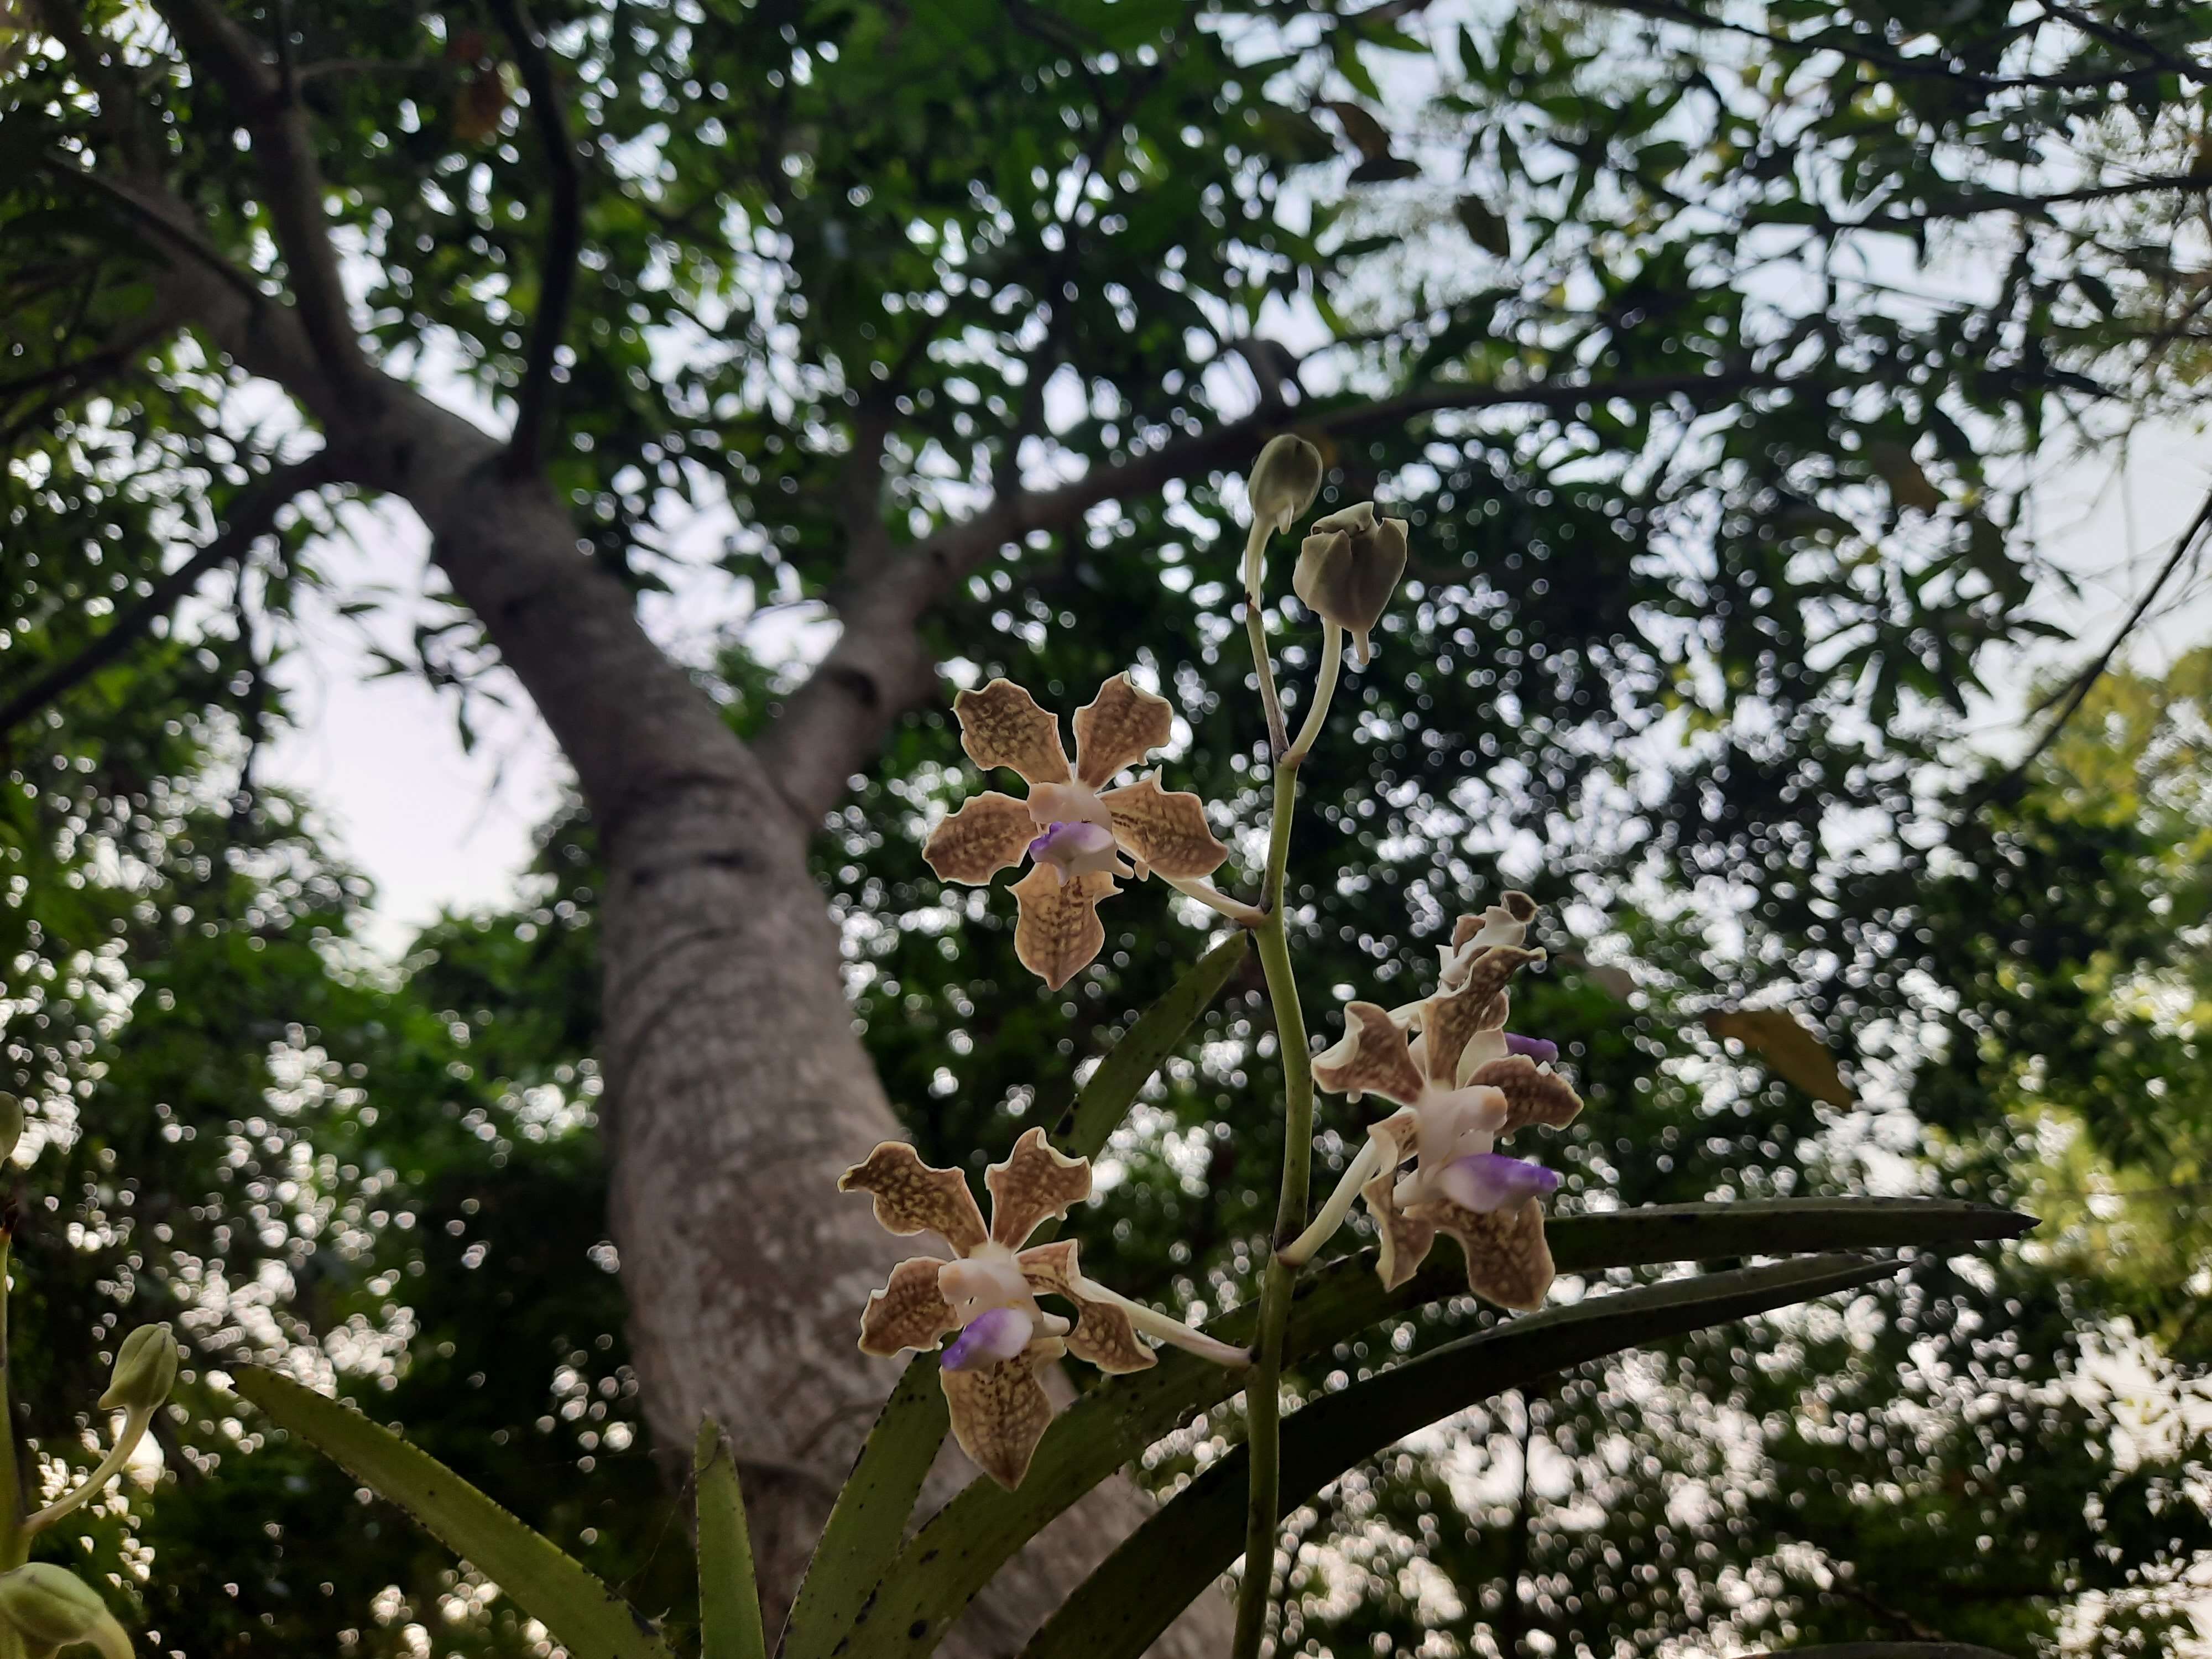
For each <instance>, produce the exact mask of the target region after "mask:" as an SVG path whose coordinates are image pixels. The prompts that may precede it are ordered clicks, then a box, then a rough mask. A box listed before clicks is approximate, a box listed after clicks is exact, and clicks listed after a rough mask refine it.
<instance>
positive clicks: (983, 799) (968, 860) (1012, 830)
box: [921, 789, 1037, 887]
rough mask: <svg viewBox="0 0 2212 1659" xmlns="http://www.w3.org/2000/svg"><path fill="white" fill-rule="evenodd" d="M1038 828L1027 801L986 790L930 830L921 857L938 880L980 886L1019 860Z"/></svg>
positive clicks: (1027, 848)
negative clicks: (935, 873)
mask: <svg viewBox="0 0 2212 1659" xmlns="http://www.w3.org/2000/svg"><path fill="white" fill-rule="evenodd" d="M1036 832H1037V827H1036V819H1035V818H1033V817H1030V807H1029V803H1028V802H1027V801H1022V800H1016V799H1014V798H1013V797H1012V795H1002V794H1000V793H999V792H998V791H997V790H995V789H987V790H985V791H984V792H983V793H981V794H980V795H975V796H971V797H970V798H969V799H968V801H967V802H966V803H965V804H964V805H962V807H961V808H960V810H959V811H957V812H955V813H954V814H953V815H952V816H951V817H949V818H946V819H945V822H944V823H940V824H939V825H938V826H937V828H936V829H933V830H931V831H930V832H929V841H928V844H927V845H926V846H925V847H923V848H922V849H921V856H922V858H923V860H924V861H925V862H927V864H928V866H929V867H930V868H931V869H933V870H934V871H935V872H937V878H938V879H939V881H958V882H965V883H966V884H968V885H969V886H970V887H980V886H981V885H982V884H984V883H985V882H987V881H988V880H990V878H992V877H993V876H994V875H996V874H998V872H1000V871H1001V870H1006V869H1011V868H1012V866H1015V865H1017V864H1019V863H1020V862H1021V861H1022V855H1023V854H1024V853H1026V852H1028V851H1029V846H1030V841H1031V840H1032V839H1034V838H1035V836H1036Z"/></svg>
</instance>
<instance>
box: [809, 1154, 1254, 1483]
mask: <svg viewBox="0 0 2212 1659" xmlns="http://www.w3.org/2000/svg"><path fill="white" fill-rule="evenodd" d="M983 1184H984V1185H985V1186H986V1187H987V1188H989V1189H990V1193H991V1221H990V1225H988V1226H986V1225H984V1222H983V1212H981V1210H980V1209H978V1208H977V1207H976V1205H975V1195H974V1194H971V1193H970V1192H969V1190H968V1183H967V1182H966V1181H965V1180H964V1179H963V1177H962V1176H961V1175H960V1172H959V1171H958V1170H933V1169H932V1168H930V1167H929V1166H928V1165H927V1164H924V1163H923V1162H922V1161H921V1154H919V1153H918V1152H915V1149H914V1148H913V1147H911V1146H908V1145H907V1144H906V1143H905V1142H903V1141H898V1140H886V1141H884V1143H883V1144H882V1145H881V1146H878V1147H877V1148H876V1149H875V1151H874V1152H871V1153H869V1154H868V1158H867V1161H866V1163H864V1164H854V1166H853V1167H852V1168H851V1169H849V1170H846V1171H845V1173H844V1175H843V1176H841V1177H840V1178H839V1180H838V1182H837V1188H838V1190H839V1191H841V1192H848V1193H849V1192H862V1193H866V1194H869V1195H870V1196H871V1197H872V1198H873V1199H874V1200H875V1206H876V1219H877V1220H878V1222H880V1223H882V1224H883V1225H884V1227H885V1228H886V1229H888V1230H889V1231H891V1232H894V1233H896V1234H898V1235H899V1236H900V1237H909V1236H911V1235H913V1234H915V1233H935V1234H936V1235H937V1236H938V1237H940V1238H942V1239H943V1240H944V1241H945V1243H946V1244H947V1245H949V1246H950V1247H951V1250H952V1258H953V1259H952V1260H951V1261H943V1260H940V1259H939V1258H938V1257H936V1256H927V1255H923V1256H915V1257H912V1258H910V1259H908V1260H907V1261H902V1262H900V1263H899V1264H898V1266H897V1267H894V1268H892V1269H891V1275H890V1281H889V1282H888V1283H887V1284H886V1285H884V1288H883V1289H882V1290H880V1291H876V1292H874V1293H873V1294H872V1295H871V1296H870V1297H868V1305H867V1307H866V1309H864V1310H862V1312H861V1315H860V1351H861V1352H863V1353H869V1354H875V1355H877V1356H878V1357H881V1358H890V1357H891V1356H893V1355H896V1354H898V1353H900V1352H903V1351H904V1350H906V1349H909V1348H912V1349H917V1350H919V1349H927V1348H933V1347H935V1346H937V1343H938V1340H939V1338H940V1337H942V1336H944V1335H945V1333H946V1332H948V1331H957V1332H958V1333H959V1334H958V1335H957V1336H956V1337H955V1338H954V1339H953V1340H952V1341H951V1343H950V1344H948V1345H947V1346H945V1351H944V1357H943V1362H942V1364H943V1372H942V1375H943V1379H944V1384H945V1405H946V1407H948V1408H949V1410H950V1413H951V1420H952V1435H953V1437H954V1438H955V1439H956V1440H957V1441H958V1442H959V1443H960V1449H962V1450H963V1451H964V1452H966V1453H967V1454H968V1455H969V1457H971V1458H973V1459H974V1460H975V1465H976V1467H977V1468H981V1470H982V1471H983V1473H984V1474H987V1475H989V1476H990V1477H991V1478H992V1479H993V1480H996V1481H997V1482H998V1483H999V1484H1000V1486H1007V1487H1012V1486H1018V1485H1019V1484H1020V1482H1021V1479H1022V1476H1023V1475H1024V1474H1026V1473H1027V1472H1028V1470H1029V1466H1030V1456H1031V1455H1032V1454H1033V1453H1035V1451H1036V1444H1037V1442H1038V1441H1039V1440H1040V1439H1042V1437H1043V1435H1044V1431H1045V1429H1046V1427H1047V1425H1049V1424H1050V1423H1051V1421H1052V1402H1051V1401H1049V1400H1048V1399H1047V1398H1046V1395H1045V1391H1044V1385H1043V1383H1042V1382H1040V1381H1039V1380H1038V1377H1037V1372H1038V1370H1040V1369H1041V1368H1042V1367H1043V1366H1045V1365H1048V1364H1051V1363H1052V1362H1053V1361H1054V1360H1056V1359H1059V1358H1060V1357H1061V1356H1062V1355H1064V1354H1073V1355H1074V1356H1075V1357H1076V1358H1078V1359H1087V1360H1089V1361H1090V1362H1091V1364H1094V1365H1096V1366H1097V1367H1098V1369H1099V1370H1103V1371H1109V1372H1121V1371H1140V1370H1144V1369H1146V1367H1147V1366H1149V1365H1152V1364H1157V1363H1158V1362H1157V1360H1156V1359H1155V1358H1154V1356H1153V1353H1152V1350H1151V1349H1150V1348H1148V1347H1146V1346H1145V1345H1144V1344H1143V1343H1141V1342H1139V1340H1137V1333H1138V1332H1139V1331H1140V1330H1141V1331H1143V1332H1144V1333H1145V1334H1147V1335H1149V1336H1152V1337H1155V1338H1157V1339H1158V1340H1161V1341H1164V1342H1172V1343H1174V1344H1176V1346H1180V1347H1186V1348H1188V1349H1190V1350H1191V1351H1192V1352H1195V1353H1199V1354H1201V1355H1203V1356H1204V1357H1205V1358H1209V1359H1212V1360H1214V1361H1216V1362H1217V1363H1218V1364H1227V1365H1242V1364H1245V1363H1247V1361H1248V1360H1249V1355H1248V1354H1246V1352H1244V1350H1243V1349H1242V1348H1232V1347H1230V1346H1228V1345H1227V1344H1225V1343H1221V1342H1216V1341H1214V1340H1212V1338H1211V1337H1208V1336H1206V1335H1204V1334H1201V1333H1200V1332H1197V1331H1194V1330H1192V1329H1190V1328H1188V1327H1187V1326H1185V1325H1184V1324H1182V1322H1180V1321H1178V1320H1175V1319H1170V1317H1168V1316H1166V1315H1165V1314H1162V1313H1158V1312H1156V1311H1155V1310H1152V1309H1151V1308H1147V1307H1146V1306H1145V1305H1144V1304H1141V1303H1136V1302H1131V1301H1128V1300H1127V1299H1126V1298H1124V1297H1119V1296H1116V1295H1115V1293H1114V1292H1113V1291H1109V1290H1108V1289H1107V1288H1106V1287H1105V1286H1104V1285H1100V1284H1098V1283H1097V1282H1096V1281H1094V1280H1092V1279H1086V1278H1085V1277H1084V1274H1083V1270H1082V1268H1081V1267H1080V1265H1079V1262H1078V1260H1077V1256H1076V1246H1075V1241H1074V1240H1073V1239H1060V1240H1056V1241H1054V1243H1049V1244H1037V1245H1033V1246H1031V1247H1030V1248H1029V1249H1023V1248H1022V1246H1023V1245H1024V1243H1027V1241H1028V1239H1029V1237H1030V1235H1031V1234H1032V1233H1034V1232H1036V1230H1037V1229H1038V1228H1039V1227H1040V1226H1042V1225H1044V1223H1045V1222H1046V1221H1047V1220H1048V1219H1056V1218H1059V1217H1061V1216H1064V1215H1066V1213H1067V1212H1068V1210H1069V1208H1070V1207H1071V1206H1073V1205H1076V1204H1079V1203H1080V1202H1082V1201H1083V1200H1085V1198H1088V1197H1089V1196H1090V1195H1091V1164H1090V1162H1089V1160H1088V1159H1085V1158H1066V1157H1063V1156H1061V1154H1060V1153H1059V1152H1055V1151H1054V1150H1053V1148H1052V1146H1050V1145H1049V1144H1048V1143H1047V1141H1046V1139H1045V1136H1044V1131H1043V1130H1042V1129H1031V1130H1030V1131H1029V1132H1028V1133H1025V1134H1024V1135H1023V1136H1022V1138H1021V1139H1019V1140H1018V1141H1016V1142H1015V1143H1014V1149H1013V1151H1012V1152H1011V1153H1009V1154H1008V1155H1007V1158H1006V1162H1005V1163H1003V1164H993V1165H991V1167H990V1168H989V1169H988V1170H986V1171H984V1175H983ZM1040 1294H1042V1295H1048V1296H1054V1297H1059V1298H1060V1299H1061V1300H1063V1301H1065V1302H1067V1303H1069V1304H1072V1305H1073V1308H1074V1309H1075V1320H1074V1322H1073V1324H1072V1325H1071V1324H1070V1323H1069V1322H1068V1321H1067V1320H1066V1319H1064V1318H1062V1317H1060V1316H1059V1315H1057V1314H1051V1313H1047V1312H1046V1311H1045V1310H1043V1309H1042V1307H1040V1306H1039V1305H1038V1304H1037V1297H1038V1296H1039V1295H1040Z"/></svg>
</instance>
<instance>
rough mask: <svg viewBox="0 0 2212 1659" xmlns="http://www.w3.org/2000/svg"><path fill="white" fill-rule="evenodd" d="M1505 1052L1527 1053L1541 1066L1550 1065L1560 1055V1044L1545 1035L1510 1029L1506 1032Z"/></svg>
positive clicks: (1528, 1056)
mask: <svg viewBox="0 0 2212 1659" xmlns="http://www.w3.org/2000/svg"><path fill="white" fill-rule="evenodd" d="M1505 1052H1506V1053H1507V1054H1522V1055H1525V1056H1526V1057H1527V1058H1528V1059H1530V1060H1534V1061H1535V1062H1536V1063H1537V1064H1538V1065H1539V1066H1549V1065H1550V1064H1551V1063H1552V1062H1553V1060H1557V1059H1558V1058H1559V1044H1558V1043H1556V1042H1549V1041H1547V1040H1546V1039H1545V1038H1543V1037H1530V1036H1522V1035H1521V1034H1520V1033H1519V1032H1517V1031H1508V1032H1507V1033H1506V1034H1505Z"/></svg>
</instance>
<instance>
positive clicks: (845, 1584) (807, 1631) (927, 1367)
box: [781, 1353, 948, 1659]
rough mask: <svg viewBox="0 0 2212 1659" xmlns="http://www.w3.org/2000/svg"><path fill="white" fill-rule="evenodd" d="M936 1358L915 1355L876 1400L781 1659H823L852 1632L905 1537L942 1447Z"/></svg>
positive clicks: (795, 1604)
mask: <svg viewBox="0 0 2212 1659" xmlns="http://www.w3.org/2000/svg"><path fill="white" fill-rule="evenodd" d="M947 1426H948V1418H947V1416H946V1413H945V1389H943V1387H942V1386H940V1385H939V1383H938V1380H937V1356H936V1355H935V1354H929V1353H922V1354H916V1355H915V1357H914V1358H912V1359H910V1360H908V1362H907V1368H906V1370H904V1371H902V1372H901V1373H900V1375H899V1380H898V1384H897V1386H896V1387H895V1388H894V1389H892V1390H891V1397H890V1399H889V1400H887V1401H884V1408H883V1410H882V1412H881V1413H878V1415H877V1418H876V1425H875V1427H874V1428H873V1429H872V1430H870V1431H869V1433H868V1439H867V1443H866V1445H864V1446H862V1447H861V1448H860V1460H859V1462H855V1463H854V1465H853V1473H852V1474H850V1475H849V1476H848V1477H847V1479H846V1481H845V1484H844V1485H843V1486H841V1487H840V1488H838V1491H837V1502H836V1506H835V1507H834V1508H832V1509H831V1510H830V1511H829V1522H828V1523H827V1524H826V1525H824V1526H823V1529H822V1537H821V1539H820V1541H818V1542H817V1543H816V1545H815V1547H814V1557H813V1559H811V1561H809V1562H808V1563H807V1564H806V1577H805V1579H804V1580H803V1581H802V1582H801V1583H800V1584H799V1595H797V1597H796V1598H795V1599H794V1600H793V1601H792V1604H791V1613H790V1616H789V1617H788V1618H787V1619H786V1620H785V1621H784V1626H783V1641H782V1644H781V1651H782V1653H783V1656H784V1659H823V1656H825V1655H828V1654H829V1653H831V1652H832V1651H834V1650H836V1647H837V1644H839V1643H841V1642H842V1641H843V1640H844V1639H845V1637H846V1634H847V1632H849V1631H850V1630H851V1629H852V1628H853V1621H854V1619H855V1618H856V1617H857V1616H858V1615H859V1613H860V1609H861V1607H864V1606H865V1605H866V1602H867V1600H868V1598H869V1596H871V1595H873V1594H874V1593H875V1588H876V1582H877V1580H878V1579H880V1578H881V1577H883V1575H884V1568H885V1567H886V1566H888V1565H890V1561H891V1559H892V1558H893V1557H894V1556H895V1555H896V1554H897V1553H898V1547H899V1543H900V1541H902V1539H903V1538H904V1537H905V1536H906V1523H907V1517H908V1516H910V1515H912V1514H913V1513H914V1501H915V1498H916V1497H917V1496H919V1495H920V1493H921V1483H922V1481H923V1480H924V1479H925V1478H926V1477H927V1475H928V1474H929V1466H930V1465H931V1464H932V1463H933V1462H936V1461H937V1451H938V1448H939V1446H941V1445H943V1444H944V1443H945V1430H946V1428H947Z"/></svg>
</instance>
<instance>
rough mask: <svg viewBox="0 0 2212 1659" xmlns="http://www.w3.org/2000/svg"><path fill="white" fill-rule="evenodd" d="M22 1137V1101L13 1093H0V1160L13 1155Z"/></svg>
mask: <svg viewBox="0 0 2212 1659" xmlns="http://www.w3.org/2000/svg"><path fill="white" fill-rule="evenodd" d="M22 1138H23V1103H22V1102H21V1101H20V1100H18V1099H16V1098H15V1096H13V1095H0V1160H4V1159H6V1158H10V1157H12V1156H13V1155H14V1153H15V1143H16V1142H17V1141H19V1140H21V1139H22Z"/></svg>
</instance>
